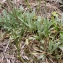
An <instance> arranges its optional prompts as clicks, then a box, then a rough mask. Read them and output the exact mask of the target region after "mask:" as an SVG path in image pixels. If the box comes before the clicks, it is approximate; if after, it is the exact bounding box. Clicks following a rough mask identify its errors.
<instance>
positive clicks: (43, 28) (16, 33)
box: [0, 1, 63, 63]
mask: <svg viewBox="0 0 63 63" xmlns="http://www.w3.org/2000/svg"><path fill="white" fill-rule="evenodd" d="M26 3H29V2H28V1H26ZM39 3H40V1H39ZM8 4H9V3H8ZM11 4H12V3H10V4H9V5H11ZM39 7H40V5H39ZM3 8H4V7H3ZM10 8H12V7H10ZM28 8H29V9H30V10H31V8H30V6H29V4H28ZM0 27H1V29H2V30H5V31H6V33H7V34H10V39H11V40H13V43H14V44H15V45H16V47H17V51H18V59H19V60H20V61H22V62H23V63H24V62H25V60H23V58H22V57H21V56H20V45H19V44H20V42H21V40H22V38H23V37H24V35H26V34H28V33H30V34H31V35H32V37H30V38H31V41H33V40H36V41H38V43H39V44H40V45H39V46H38V45H37V46H38V47H39V50H38V52H32V51H31V50H29V49H30V47H31V46H29V44H30V42H29V41H30V39H29V38H28V39H26V37H25V44H26V46H27V47H28V51H27V50H25V53H26V51H27V52H28V53H26V54H28V56H31V57H32V58H33V59H34V61H35V62H37V61H38V60H41V59H42V60H43V59H45V58H47V59H49V60H50V61H51V62H52V60H51V59H56V60H60V59H62V57H63V52H62V51H63V14H62V16H61V18H59V15H58V14H57V13H56V12H53V13H52V16H51V18H50V19H49V18H47V17H46V18H44V17H42V16H41V15H37V14H36V10H35V9H33V10H32V11H31V12H30V11H29V10H27V11H25V9H24V8H23V7H22V6H20V8H19V9H17V8H15V7H14V6H13V8H12V9H11V11H8V10H6V9H5V8H4V10H3V11H2V16H0ZM38 53H40V55H39V56H38V57H37V59H36V58H35V56H36V54H38ZM50 58H51V59H50Z"/></svg>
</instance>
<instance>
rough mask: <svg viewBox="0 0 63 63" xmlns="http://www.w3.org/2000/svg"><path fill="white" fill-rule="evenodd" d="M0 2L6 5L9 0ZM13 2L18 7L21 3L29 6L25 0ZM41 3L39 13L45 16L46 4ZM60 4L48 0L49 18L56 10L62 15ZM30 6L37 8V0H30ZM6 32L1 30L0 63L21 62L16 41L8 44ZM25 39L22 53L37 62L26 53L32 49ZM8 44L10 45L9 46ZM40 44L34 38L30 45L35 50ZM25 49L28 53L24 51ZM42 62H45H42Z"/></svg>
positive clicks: (62, 62) (22, 44)
mask: <svg viewBox="0 0 63 63" xmlns="http://www.w3.org/2000/svg"><path fill="white" fill-rule="evenodd" d="M2 2H3V3H2ZM0 3H2V4H3V5H4V4H6V3H7V2H6V0H3V1H2V0H0ZM13 3H14V4H15V5H17V7H19V6H20V5H23V6H24V8H25V9H26V8H27V5H26V4H25V3H24V1H23V0H17V2H16V1H15V0H13ZM40 5H41V7H40V8H41V12H40V13H39V14H42V16H43V17H45V13H44V10H45V7H44V6H45V5H44V1H43V0H42V1H41V4H40ZM60 5H61V4H60V3H59V2H57V1H56V0H47V2H46V11H47V15H48V18H49V17H50V16H51V13H52V12H54V11H56V12H57V13H58V14H59V15H61V13H62V12H63V7H60ZM4 6H5V5H4ZM30 6H31V8H36V6H37V2H36V0H30ZM5 7H7V6H5ZM1 12H2V8H0V13H1ZM4 34H5V32H2V30H0V63H21V62H20V61H19V60H18V59H17V52H16V46H15V45H14V43H11V44H10V45H8V42H9V35H7V36H6V35H5V37H4ZM6 37H7V38H6ZM24 41H25V39H24V40H22V41H21V44H20V45H21V51H20V55H21V57H22V58H23V59H24V60H25V61H26V60H28V61H30V62H29V63H35V62H33V59H32V58H31V57H30V56H28V55H27V54H26V53H27V52H29V49H31V48H29V49H28V46H26V45H25V44H24ZM35 42H36V43H35ZM33 43H35V44H33ZM7 45H8V47H7ZM32 45H33V46H32ZM39 45H40V44H39V42H37V41H34V40H33V41H31V40H30V46H31V47H32V50H34V51H37V50H39V48H38V47H39ZM6 47H7V49H6ZM35 49H36V50H35ZM5 50H6V51H5ZM26 50H27V51H26ZM32 50H31V51H32ZM4 51H5V53H4ZM24 51H25V52H26V53H24ZM37 55H40V54H37ZM37 55H36V56H37ZM36 56H35V57H36ZM44 60H46V61H47V59H44ZM25 63H27V62H25ZM37 63H39V61H37ZM40 63H45V62H40ZM48 63H49V62H48ZM52 63H57V61H56V62H52ZM58 63H63V60H62V61H59V62H58Z"/></svg>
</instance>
